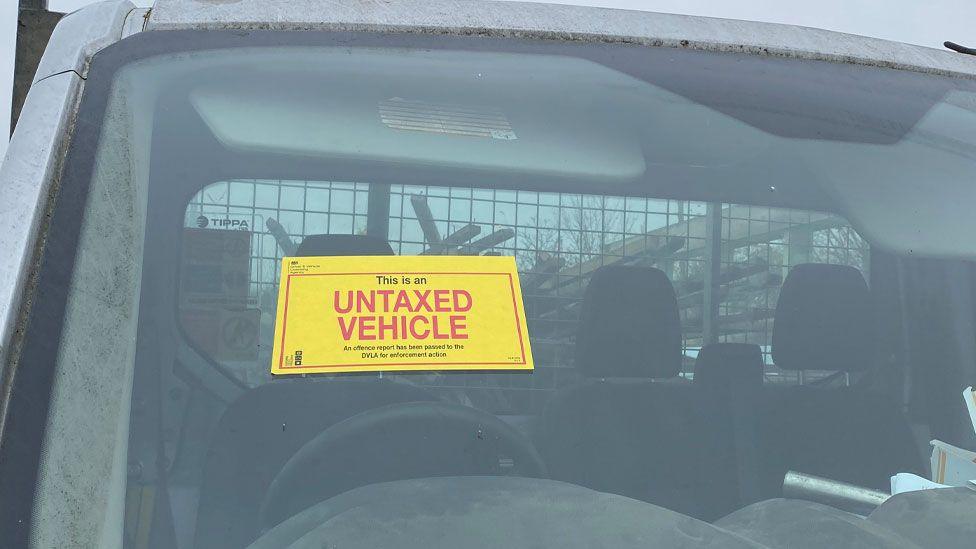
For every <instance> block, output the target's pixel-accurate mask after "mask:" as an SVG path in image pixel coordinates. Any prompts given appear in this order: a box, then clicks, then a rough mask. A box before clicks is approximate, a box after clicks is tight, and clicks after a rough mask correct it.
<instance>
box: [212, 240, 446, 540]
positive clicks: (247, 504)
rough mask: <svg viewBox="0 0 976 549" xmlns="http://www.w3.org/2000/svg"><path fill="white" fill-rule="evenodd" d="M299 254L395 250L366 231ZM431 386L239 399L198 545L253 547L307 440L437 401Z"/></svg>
mask: <svg viewBox="0 0 976 549" xmlns="http://www.w3.org/2000/svg"><path fill="white" fill-rule="evenodd" d="M298 255H299V256H326V255H350V256H354V255H393V250H392V248H390V245H389V244H388V243H387V242H386V241H384V240H380V239H377V238H372V237H367V236H361V235H310V236H308V237H306V238H305V240H304V241H303V242H302V243H301V245H300V246H299V247H298ZM436 400H437V398H436V397H435V396H433V395H432V394H430V393H429V392H428V391H426V390H424V389H422V388H420V387H416V386H412V385H407V384H404V383H397V382H392V381H390V380H381V379H376V378H373V377H356V378H329V379H320V380H311V379H278V380H274V381H271V382H270V383H267V384H265V385H261V386H259V387H256V388H254V389H251V390H249V391H247V392H246V393H244V394H243V395H241V396H240V397H239V398H238V399H237V400H235V401H234V402H231V403H230V405H229V406H228V407H227V409H226V410H225V411H224V413H223V415H222V416H221V418H220V420H219V422H218V424H217V427H216V429H215V430H214V433H213V436H212V439H211V443H210V449H209V451H208V453H207V458H206V462H205V464H204V472H203V481H202V482H203V484H202V486H201V492H200V503H199V512H198V515H197V516H198V519H197V531H196V541H195V547H197V548H200V549H203V548H207V549H210V548H223V547H245V546H247V545H248V544H249V543H250V542H251V541H252V540H253V539H254V537H255V535H256V534H257V533H258V532H257V520H258V510H259V508H260V505H261V501H262V500H263V498H264V496H265V493H266V492H267V490H268V487H269V486H270V484H271V481H272V480H273V479H274V476H275V475H276V474H277V473H278V471H279V470H280V469H281V468H282V466H284V464H285V462H286V461H288V459H289V458H290V457H291V456H292V454H294V453H295V452H296V451H298V449H299V448H301V447H302V445H304V444H305V443H306V442H308V441H309V440H311V439H312V438H314V437H315V436H316V435H317V434H319V433H320V432H322V431H323V430H325V429H326V428H327V427H329V426H331V425H334V424H336V423H338V422H340V421H342V420H344V419H347V418H349V417H352V416H354V415H356V414H358V413H360V412H364V411H366V410H371V409H374V408H378V407H381V406H385V405H388V404H394V403H406V402H418V401H436Z"/></svg>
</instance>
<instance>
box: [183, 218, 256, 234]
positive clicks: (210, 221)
mask: <svg viewBox="0 0 976 549" xmlns="http://www.w3.org/2000/svg"><path fill="white" fill-rule="evenodd" d="M196 223H197V227H199V228H201V229H206V228H207V227H213V228H215V229H230V230H237V231H250V230H251V226H250V224H249V223H248V222H247V220H246V219H230V218H223V219H221V218H219V217H207V216H205V215H200V216H198V217H197V219H196Z"/></svg>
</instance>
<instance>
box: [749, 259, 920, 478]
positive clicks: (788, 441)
mask: <svg viewBox="0 0 976 549" xmlns="http://www.w3.org/2000/svg"><path fill="white" fill-rule="evenodd" d="M871 307H872V304H871V296H870V293H869V291H868V287H867V284H866V283H865V282H864V278H863V277H862V276H861V273H860V272H859V271H858V270H857V269H855V268H853V267H849V266H844V265H824V264H804V265H797V266H795V267H794V268H793V269H792V270H791V271H790V274H789V275H788V276H787V278H786V281H785V282H784V284H783V288H782V290H781V291H780V296H779V300H778V302H777V304H776V317H775V325H774V327H773V337H772V357H773V362H774V363H775V364H776V366H777V367H779V368H781V369H783V370H795V371H809V370H819V371H823V370H830V371H837V372H842V373H843V372H846V373H852V374H857V373H861V372H871V373H873V374H877V373H878V372H879V371H878V367H877V366H876V364H875V360H874V357H875V355H876V349H875V344H876V343H875V338H874V328H873V326H874V319H873V318H872V312H871ZM764 392H765V393H766V394H765V395H764V401H765V406H766V408H765V410H763V411H762V412H761V416H762V418H763V425H762V427H761V429H762V431H763V434H764V436H765V437H766V438H767V440H769V442H770V445H769V449H770V450H771V451H768V452H767V453H766V456H767V460H768V461H767V462H766V463H765V466H764V469H765V472H766V475H765V482H764V492H765V494H766V495H767V496H775V495H778V493H779V490H780V488H781V485H782V481H783V475H784V474H785V473H786V471H787V470H790V469H792V470H795V471H799V472H803V473H811V474H814V475H819V476H824V477H828V478H831V479H835V480H841V481H845V482H850V483H853V484H857V485H860V486H867V487H871V488H875V489H879V490H886V489H888V487H889V484H890V477H891V475H893V474H895V473H898V472H914V473H918V474H923V475H924V474H925V465H924V462H923V461H922V458H921V455H920V452H919V450H918V447H917V446H916V444H915V442H914V438H913V436H912V432H911V429H910V427H909V424H908V421H907V419H906V417H905V416H904V414H903V413H902V411H901V408H900V407H899V406H898V404H897V402H896V401H895V400H894V399H892V398H891V397H890V396H889V395H887V394H884V393H881V392H877V391H872V390H869V389H868V387H861V386H858V384H855V385H853V386H849V387H848V386H844V387H827V386H811V385H802V386H791V387H783V386H780V387H772V386H767V387H766V389H765V391H764Z"/></svg>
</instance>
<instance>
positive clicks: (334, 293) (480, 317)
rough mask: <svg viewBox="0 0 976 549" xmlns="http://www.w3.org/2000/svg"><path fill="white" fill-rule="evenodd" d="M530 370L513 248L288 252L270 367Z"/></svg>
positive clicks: (292, 370)
mask: <svg viewBox="0 0 976 549" xmlns="http://www.w3.org/2000/svg"><path fill="white" fill-rule="evenodd" d="M531 369H532V351H531V350H530V349H529V337H528V330H527V329H526V325H525V311H524V309H523V306H522V292H521V289H520V287H519V279H518V272H517V271H516V268H515V259H514V258H512V257H502V256H430V257H426V256H411V257H408V256H384V257H372V256H370V257H363V256H357V257H285V258H284V259H282V262H281V283H280V287H279V290H278V310H277V315H276V318H275V336H274V352H273V353H272V362H271V373H273V374H310V373H340V372H375V371H386V372H394V371H422V370H531Z"/></svg>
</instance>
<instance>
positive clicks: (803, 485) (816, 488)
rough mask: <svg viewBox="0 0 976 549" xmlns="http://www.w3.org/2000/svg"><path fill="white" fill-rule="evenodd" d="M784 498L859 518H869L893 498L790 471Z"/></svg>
mask: <svg viewBox="0 0 976 549" xmlns="http://www.w3.org/2000/svg"><path fill="white" fill-rule="evenodd" d="M783 497H784V498H791V499H805V500H807V501H815V502H817V503H823V504H824V505H829V506H831V507H835V508H837V509H842V510H844V511H849V512H851V513H856V514H858V515H868V514H870V513H871V511H873V510H874V509H876V508H877V507H878V506H879V505H881V504H882V503H884V502H885V500H887V499H888V498H890V497H891V494H887V493H885V492H880V491H878V490H872V489H870V488H865V487H863V486H857V485H855V484H848V483H846V482H841V481H839V480H832V479H829V478H824V477H818V476H816V475H808V474H806V473H799V472H797V471H788V472H787V473H786V477H785V478H784V479H783Z"/></svg>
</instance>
